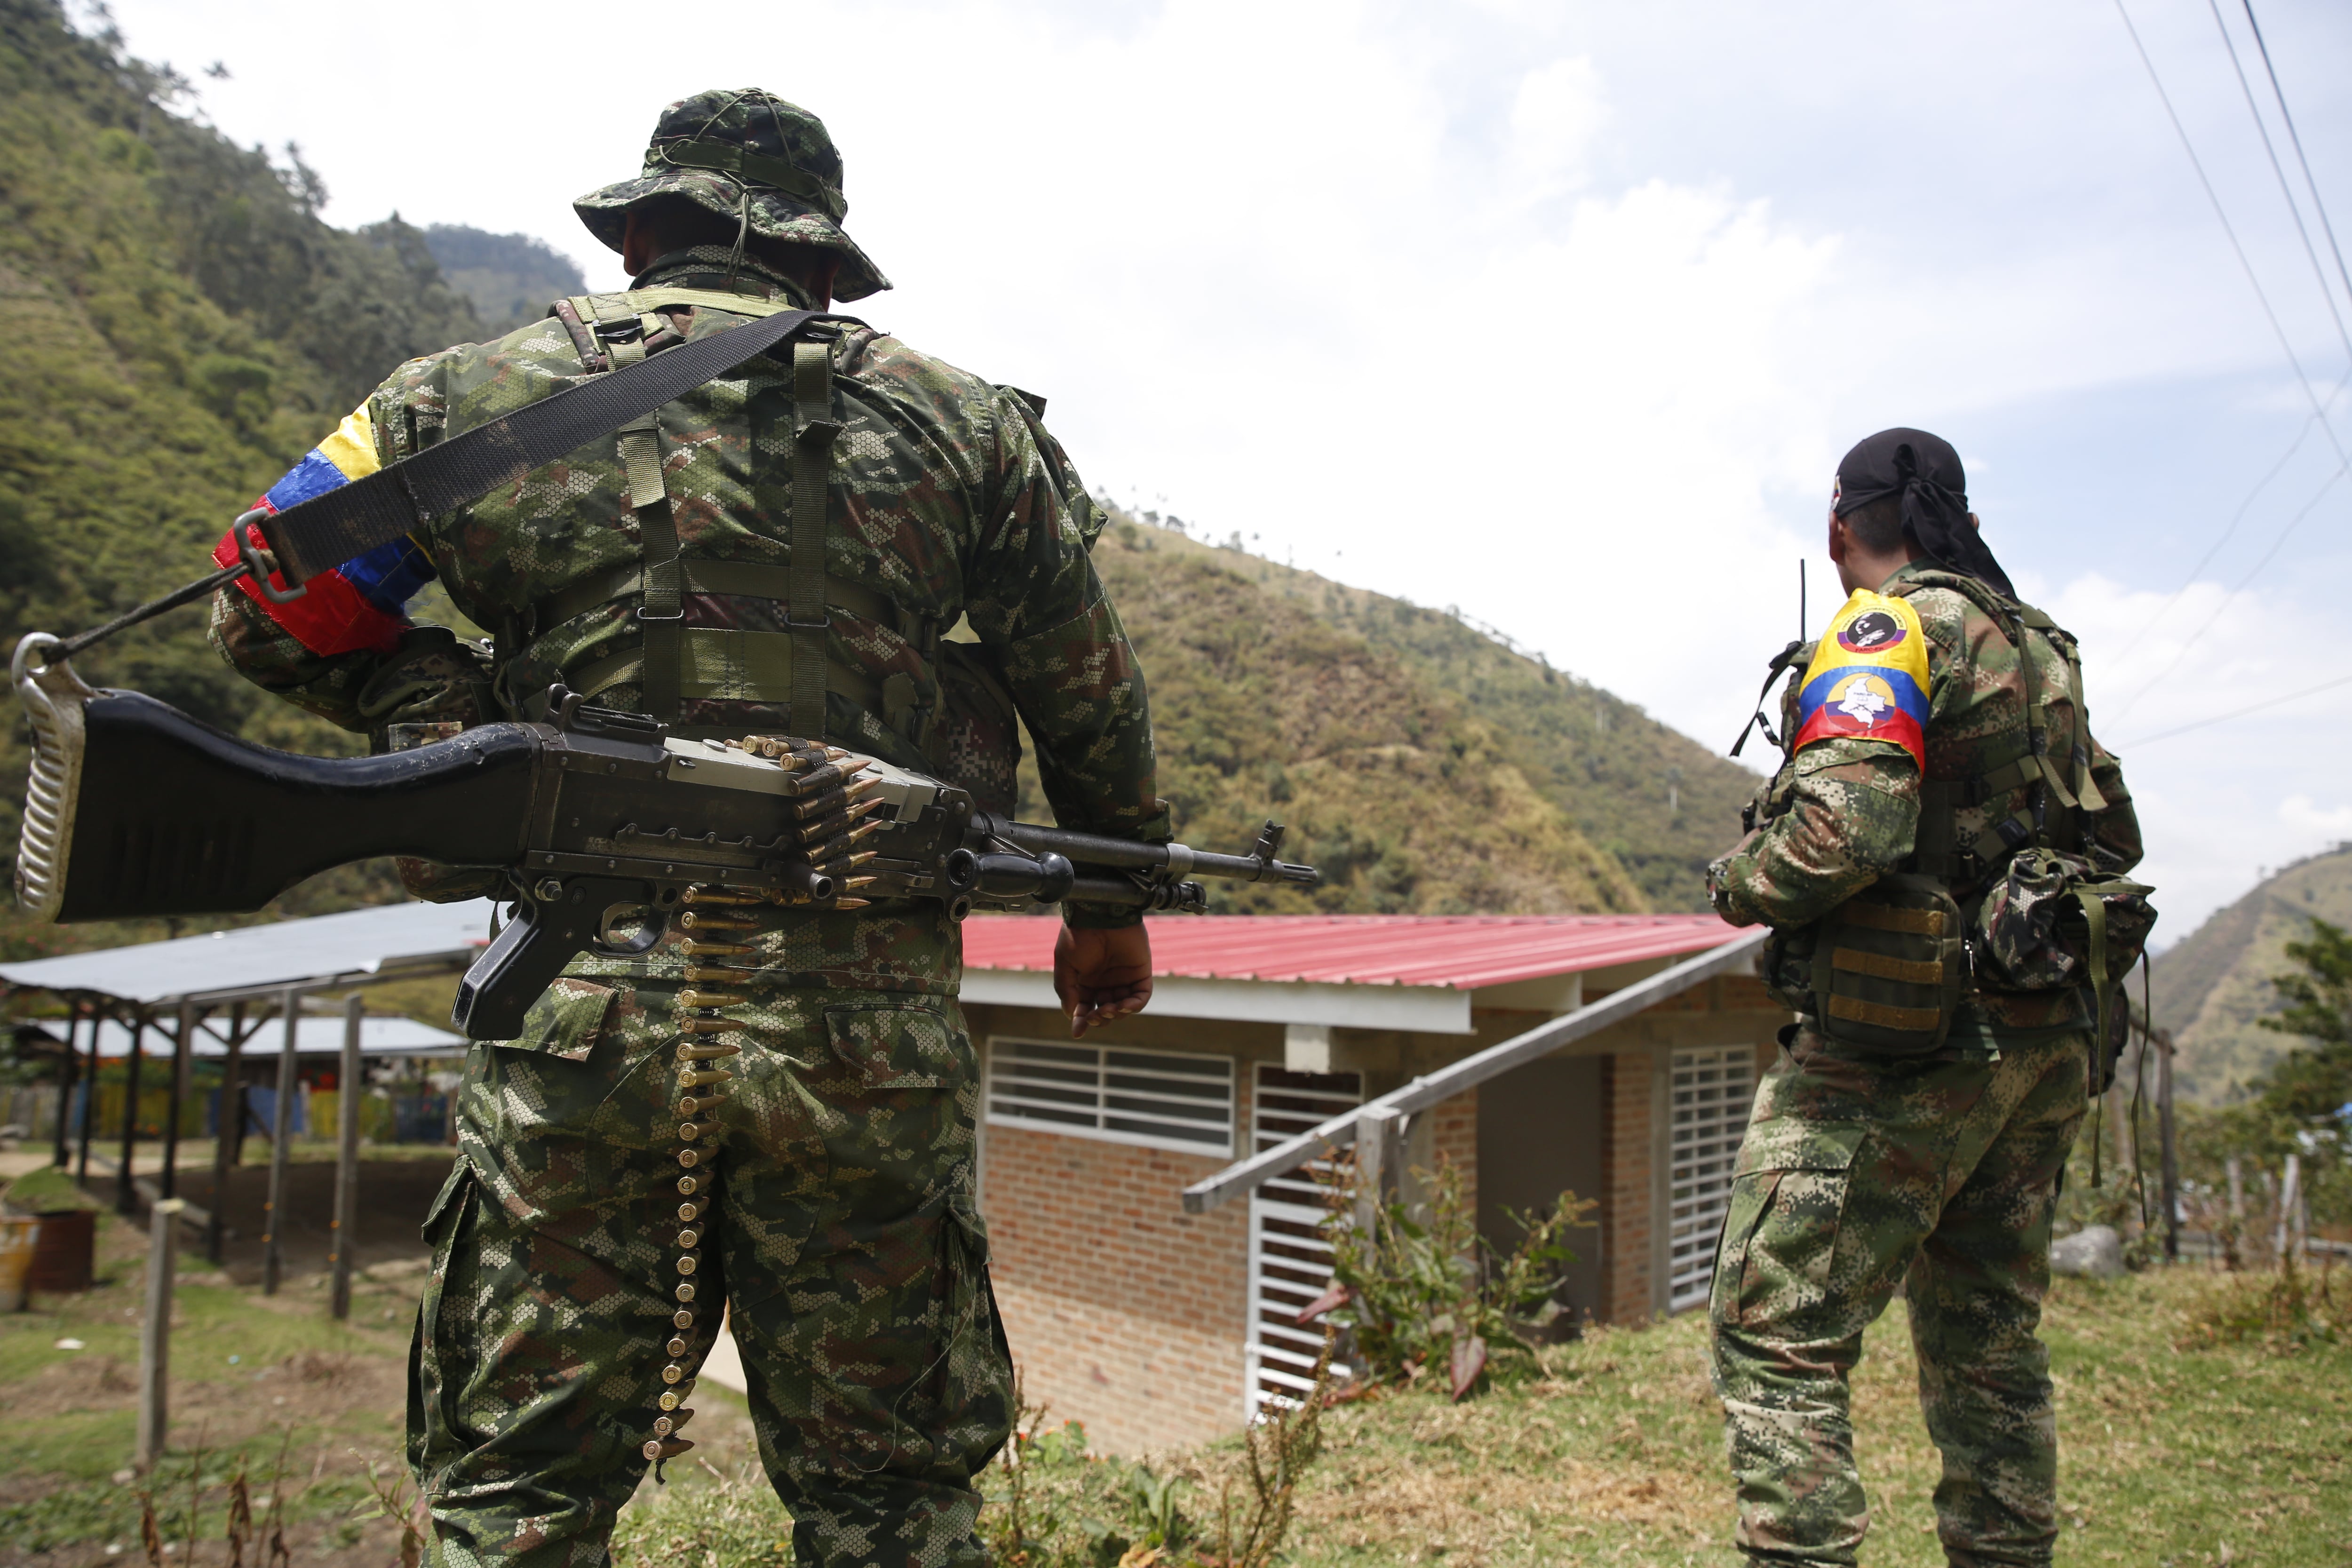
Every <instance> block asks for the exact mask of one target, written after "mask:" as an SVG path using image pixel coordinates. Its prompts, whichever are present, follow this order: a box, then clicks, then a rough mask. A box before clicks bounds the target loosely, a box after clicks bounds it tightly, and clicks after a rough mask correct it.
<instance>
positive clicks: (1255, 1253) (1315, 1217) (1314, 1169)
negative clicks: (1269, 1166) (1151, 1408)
mask: <svg viewBox="0 0 2352 1568" xmlns="http://www.w3.org/2000/svg"><path fill="white" fill-rule="evenodd" d="M1363 1102H1364V1089H1363V1080H1362V1079H1360V1077H1359V1076H1358V1075H1356V1074H1355V1073H1351V1072H1333V1073H1307V1072H1290V1071H1287V1070H1286V1069H1285V1068H1278V1067H1276V1066H1274V1065H1272V1064H1271V1063H1261V1064H1259V1067H1258V1069H1257V1094H1256V1098H1255V1101H1254V1103H1253V1105H1252V1108H1251V1115H1250V1151H1251V1152H1253V1153H1263V1152H1265V1151H1266V1150H1268V1149H1271V1148H1274V1147H1275V1146H1276V1145H1277V1144H1280V1143H1286V1142H1289V1141H1290V1140H1291V1139H1293V1138H1296V1137H1297V1136H1298V1135H1299V1134H1300V1133H1302V1132H1311V1131H1314V1130H1315V1129H1316V1128H1317V1127H1318V1126H1320V1125H1321V1124H1322V1123H1323V1122H1324V1121H1328V1120H1329V1119H1330V1118H1332V1117H1334V1116H1337V1115H1339V1114H1340V1113H1341V1112H1342V1111H1347V1110H1354V1109H1355V1108H1356V1107H1357V1106H1359V1105H1361V1104H1362V1103H1363ZM1329 1172H1330V1167H1329V1164H1328V1162H1326V1161H1323V1160H1319V1159H1318V1160H1311V1161H1309V1162H1307V1163H1306V1164H1304V1165H1301V1166H1299V1167H1298V1168H1297V1169H1296V1170H1294V1171H1289V1172H1286V1173H1284V1174H1282V1175H1279V1176H1276V1177H1275V1178H1274V1179H1273V1180H1272V1181H1270V1182H1267V1183H1266V1184H1265V1185H1264V1186H1261V1187H1259V1188H1258V1189H1257V1190H1256V1191H1255V1192H1253V1193H1252V1194H1250V1239H1249V1246H1250V1251H1249V1341H1248V1354H1249V1366H1248V1383H1247V1387H1248V1389H1249V1396H1248V1408H1247V1411H1246V1414H1247V1415H1248V1416H1249V1418H1250V1419H1253V1420H1255V1418H1256V1417H1257V1415H1259V1413H1260V1412H1261V1411H1263V1410H1264V1409H1265V1407H1266V1406H1267V1405H1269V1404H1272V1405H1286V1404H1288V1405H1296V1404H1297V1400H1298V1396H1299V1395H1300V1394H1304V1393H1306V1392H1307V1390H1308V1389H1310V1388H1312V1387H1314V1386H1315V1361H1316V1358H1317V1357H1318V1355H1320V1354H1321V1353H1322V1350H1323V1326H1322V1325H1321V1324H1320V1323H1312V1324H1302V1323H1300V1322H1299V1321H1298V1314H1299V1312H1300V1310H1303V1309H1304V1308H1305V1307H1307V1305H1308V1303H1310V1302H1312V1301H1313V1300H1315V1299H1316V1298H1317V1297H1318V1296H1320V1295H1322V1294H1323V1293H1324V1292H1325V1291H1326V1290H1328V1289H1330V1288H1331V1245H1330V1243H1328V1242H1327V1241H1325V1240H1324V1239H1323V1230H1322V1226H1323V1216H1324V1214H1325V1209H1324V1206H1323V1188H1322V1187H1321V1185H1320V1184H1319V1183H1318V1178H1320V1177H1323V1176H1327V1175H1328V1174H1329Z"/></svg>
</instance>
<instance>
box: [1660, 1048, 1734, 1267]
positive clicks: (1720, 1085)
mask: <svg viewBox="0 0 2352 1568" xmlns="http://www.w3.org/2000/svg"><path fill="white" fill-rule="evenodd" d="M1755 1098H1756V1049H1755V1047H1752V1046H1708V1047H1704V1048H1701V1049H1696V1050H1685V1051H1676V1052H1675V1056H1674V1121H1673V1124H1672V1133H1673V1142H1672V1145H1671V1151H1670V1153H1669V1156H1668V1159H1669V1164H1668V1167H1667V1170H1668V1173H1667V1182H1668V1184H1669V1187H1670V1189H1671V1197H1670V1199H1669V1203H1668V1208H1667V1213H1668V1215H1669V1223H1670V1226H1671V1229H1670V1231H1669V1236H1668V1246H1669V1247H1670V1252H1669V1255H1668V1258H1667V1263H1666V1281H1667V1283H1666V1307H1667V1310H1669V1311H1675V1312H1679V1311H1682V1310H1684V1309H1685V1308H1688V1307H1696V1306H1698V1305H1700V1304H1702V1303H1704V1302H1705V1301H1706V1295H1707V1289H1708V1287H1709V1286H1710V1285H1712V1284H1713V1283H1714V1279H1715V1244H1716V1239H1717V1237H1718V1236H1720V1235H1721V1234H1722V1231H1723V1216H1724V1214H1725V1212H1726V1211H1727V1209H1729V1207H1730V1206H1731V1168H1732V1165H1733V1163H1735V1162H1736V1161H1737V1160H1738V1156H1739V1141H1740V1139H1741V1138H1743V1137H1744V1136H1746V1135H1747V1131H1748V1107H1749V1105H1750V1103H1751V1102H1752V1101H1753V1100H1755Z"/></svg>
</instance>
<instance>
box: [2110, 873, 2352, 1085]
mask: <svg viewBox="0 0 2352 1568" xmlns="http://www.w3.org/2000/svg"><path fill="white" fill-rule="evenodd" d="M2163 897H2164V895H2163V892H2162V890H2161V889H2159V890H2158V894H2157V899H2158V902H2159V903H2161V902H2162V901H2163ZM2314 917H2317V918H2318V919H2320V920H2324V921H2329V922H2330V923H2332V924H2335V925H2339V926H2352V846H2344V845H2339V846H2338V847H2336V849H2334V850H2333V851H2331V852H2329V853H2327V854H2325V855H2315V856H2313V857H2311V858H2309V859H2307V860H2299V861H2297V862H2295V863H2294V865H2292V866H2288V867H2286V868H2283V869H2281V870H2279V871H2277V872H2274V873H2273V874H2272V875H2271V876H2269V877H2266V878H2264V879H2263V881H2262V882H2261V883H2260V884H2258V885H2257V886H2256V887H2255V888H2254V889H2253V891H2252V892H2250V893H2248V894H2247V895H2246V896H2245V897H2244V898H2242V899H2240V900H2238V901H2237V902H2236V903H2234V904H2231V905H2230V906H2229V907H2228V908H2226V909H2222V910H2215V911H2214V912H2213V913H2212V914H2211V915H2210V916H2208V917H2207V918H2206V921H2205V923H2204V924H2203V925H2200V926H2199V927H2198V928H2197V929H2196V930H2195V931H2191V932H2189V935H2187V936H2186V937H2183V938H2182V939H2181V940H2180V941H2179V942H2175V943H2173V944H2172V946H2170V947H2168V948H2167V949H2166V950H2165V951H2164V952H2163V953H2162V954H2161V955H2160V956H2158V958H2157V959H2156V960H2155V962H2154V963H2152V964H2151V965H2150V966H2149V967H2150V973H2149V977H2148V978H2149V982H2150V987H2151V991H2150V1000H2151V1001H2152V1002H2153V1004H2154V1005H2155V1011H2156V1022H2157V1026H2158V1027H2159V1028H2164V1029H2169V1030H2171V1031H2172V1034H2173V1039H2174V1041H2175V1043H2176V1044H2177V1046H2178V1047H2179V1056H2178V1057H2177V1058H2175V1061H2176V1064H2177V1065H2176V1069H2175V1070H2176V1074H2177V1079H2176V1081H2177V1082H2178V1084H2179V1090H2180V1093H2181V1094H2182V1095H2183V1096H2185V1097H2186V1098H2189V1099H2191V1100H2203V1101H2205V1102H2206V1103H2208V1104H2221V1103H2223V1102H2225V1101H2227V1100H2230V1099H2231V1098H2233V1096H2234V1094H2235V1092H2236V1090H2237V1089H2240V1088H2242V1087H2243V1086H2244V1085H2246V1084H2248V1083H2250V1082H2252V1080H2253V1079H2254V1078H2255V1076H2256V1075H2257V1074H2259V1073H2260V1072H2261V1071H2262V1070H2263V1068H2267V1067H2269V1066H2270V1065H2271V1063H2273V1062H2274V1061H2276V1060H2277V1059H2278V1058H2280V1057H2281V1056H2283V1055H2284V1054H2285V1053H2286V1052H2287V1051H2288V1050H2291V1049H2293V1048H2294V1047H2295V1045H2296V1043H2297V1042H2296V1039H2295V1037H2294V1036H2291V1035H2282V1034H2278V1033H2276V1032H2275V1031H2273V1030H2270V1029H2265V1028H2263V1027H2261V1026H2259V1025H2258V1024H2257V1023H2256V1020H2257V1019H2260V1018H2263V1017H2266V1016H2271V1015H2273V1014H2275V1013H2277V1012H2278V1011H2279V997H2278V993H2277V992H2275V991H2274V990H2273V989H2272V987H2271V977H2272V976H2273V975H2274V974H2284V973H2287V972H2288V971H2289V970H2291V969H2292V968H2293V967H2294V965H2292V964H2291V963H2288V962H2287V956H2286V944H2287V943H2288V942H2300V941H2302V940H2304V939H2305V938H2306V937H2308V936H2309V935H2310V934H2311V921H2312V920H2313V918H2314Z"/></svg>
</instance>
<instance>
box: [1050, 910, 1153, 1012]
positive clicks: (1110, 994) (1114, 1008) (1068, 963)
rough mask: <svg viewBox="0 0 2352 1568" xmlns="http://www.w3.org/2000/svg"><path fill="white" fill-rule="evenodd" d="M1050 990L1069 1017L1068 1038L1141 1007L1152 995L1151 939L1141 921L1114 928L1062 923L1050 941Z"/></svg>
mask: <svg viewBox="0 0 2352 1568" xmlns="http://www.w3.org/2000/svg"><path fill="white" fill-rule="evenodd" d="M1054 994H1055V995H1056V996H1058V997H1060V998H1061V1002H1062V1011H1063V1012H1065V1013H1066V1014H1068V1015H1069V1017H1070V1038H1072V1039H1074V1040H1076V1039H1083V1038H1084V1037H1086V1032H1087V1030H1088V1029H1091V1028H1093V1027H1094V1026H1097V1024H1108V1023H1109V1022H1111V1021H1112V1020H1113V1019H1115V1018H1124V1017H1126V1016H1128V1015H1129V1014H1130V1013H1140V1012H1142V1011H1143V1007H1144V1004H1145V1003H1147V1002H1149V1001H1150V1000H1151V938H1150V936H1149V935H1148V934H1146V933H1145V931H1144V929H1143V927H1142V926H1141V925H1131V926H1120V927H1119V928H1118V929H1117V930H1115V931H1076V930H1073V929H1072V928H1070V927H1068V926H1064V927H1063V928H1062V934H1061V937H1060V939H1059V940H1057V941H1056V942H1055V943H1054Z"/></svg>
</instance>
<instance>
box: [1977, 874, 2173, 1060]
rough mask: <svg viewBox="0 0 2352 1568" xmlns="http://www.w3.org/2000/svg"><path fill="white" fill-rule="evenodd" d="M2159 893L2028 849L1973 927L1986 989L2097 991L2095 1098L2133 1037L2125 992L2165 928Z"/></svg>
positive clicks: (1980, 908)
mask: <svg viewBox="0 0 2352 1568" xmlns="http://www.w3.org/2000/svg"><path fill="white" fill-rule="evenodd" d="M2153 891H2155V889H2152V888H2150V887H2149V886H2148V885H2147V883H2145V882H2135V881H2133V880H2132V879H2129V878H2128V877H2123V876H2119V875H2117V874H2116V873H2114V872H2111V871H2102V870H2100V869H2099V868H2096V867H2095V866H2094V865H2092V864H2091V862H2090V861H2089V860H2087V859H2084V858H2083V857H2082V856H2080V855H2069V854H2067V853H2065V852H2064V851H2063V850H2057V849H2044V848H2028V849H2021V850H2019V851H2018V852H2017V853H2016V854H2014V855H2012V856H2011V857H2010V859H2009V864H2008V865H2007V866H2006V867H2004V868H2002V871H2001V874H2000V877H1999V878H1998V879H1996V880H1995V881H1994V882H1993V884H1992V885H1991V886H1990V888H1988V889H1986V890H1985V893H1984V897H1983V898H1982V899H1981V900H1979V901H1978V903H1977V905H1976V909H1975V919H1974V920H1972V921H1970V922H1969V946H1970V947H1971V948H1972V949H1973V950H1974V952H1975V953H1976V961H1977V964H1978V966H1979V971H1980V976H1981V978H1982V980H1983V981H1984V983H1985V984H1988V985H1990V986H1993V987H1996V988H1998V989H2001V990H2008V991H2027V992H2051V991H2065V990H2071V989H2073V988H2074V987H2076V986H2084V987H2087V988H2088V989H2089V991H2090V993H2091V1005H2092V1010H2093V1012H2094V1014H2095V1016H2096V1018H2097V1023H2096V1025H2095V1033H2094V1035H2093V1036H2092V1038H2093V1039H2094V1040H2095V1041H2096V1042H2098V1044H2097V1047H2096V1048H2095V1049H2094V1050H2093V1052H2092V1062H2091V1069H2092V1075H2093V1079H2094V1085H2093V1087H2094V1091H2096V1090H2098V1089H2104V1087H2105V1084H2106V1082H2107V1080H2108V1079H2109V1078H2111V1077H2112V1076H2113V1073H2114V1070H2115V1058H2116V1052H2117V1049H2118V1047H2119V1043H2120V1039H2121V1037H2122V1033H2123V1031H2122V1030H2120V1029H2118V1028H2116V1027H2115V1019H2114V1017H2113V1003H2114V1000H2115V993H2116V984H2117V982H2119V981H2120V980H2121V979H2122V978H2123V977H2124V976H2125V975H2126V974H2128V973H2131V967H2132V965H2133V964H2135V963H2138V962H2139V959H2140V954H2141V952H2143V951H2144V950H2145V949H2146V948H2147V933H2148V931H2150V930H2151V929H2152V928H2154V926H2155V925H2156V906H2155V905H2154V904H2152V903H2150V902H2149V901H2148V895H2149V894H2150V893H2151V892H2153Z"/></svg>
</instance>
